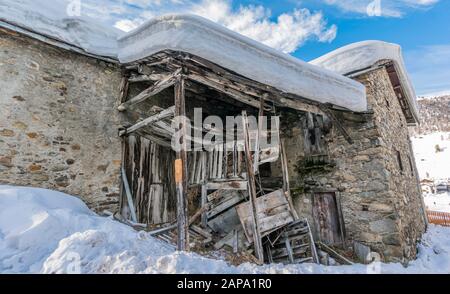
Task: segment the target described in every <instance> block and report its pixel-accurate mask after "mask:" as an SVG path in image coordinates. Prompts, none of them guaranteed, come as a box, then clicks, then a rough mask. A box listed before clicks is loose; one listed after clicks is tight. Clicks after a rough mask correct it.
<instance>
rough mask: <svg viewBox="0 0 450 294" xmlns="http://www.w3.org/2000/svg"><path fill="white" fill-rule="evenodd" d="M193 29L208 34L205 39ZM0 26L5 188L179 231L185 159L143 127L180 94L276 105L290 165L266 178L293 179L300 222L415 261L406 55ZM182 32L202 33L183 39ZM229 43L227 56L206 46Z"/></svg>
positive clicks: (417, 223)
mask: <svg viewBox="0 0 450 294" xmlns="http://www.w3.org/2000/svg"><path fill="white" fill-rule="evenodd" d="M199 22H200V23H201V24H202V26H203V27H202V28H201V30H209V31H208V32H207V33H205V32H199V31H197V30H199V28H198V26H196V24H198V23H199ZM174 23H183V25H182V26H177V25H173V24H174ZM0 27H1V29H0V76H1V80H0V88H1V93H0V183H1V184H12V185H23V186H34V187H42V188H49V189H55V190H59V191H62V192H66V193H69V194H72V195H77V196H79V197H80V198H81V199H83V200H84V201H85V202H86V203H87V204H88V205H89V207H91V208H92V209H94V210H96V211H103V210H109V211H112V212H116V211H120V212H121V213H122V214H123V215H124V216H125V217H132V216H133V214H134V218H136V219H135V221H138V222H142V223H148V224H152V225H155V224H162V223H169V222H173V221H175V220H176V219H177V215H179V214H180V209H179V207H180V206H183V207H184V206H185V204H183V203H181V204H180V202H179V201H178V200H177V191H178V189H177V188H176V175H175V173H174V168H175V167H174V163H175V162H176V161H175V160H176V158H177V154H176V153H175V152H173V151H172V150H170V149H169V147H170V140H169V141H167V140H168V137H167V136H164V135H165V133H163V130H161V129H164V126H165V125H164V124H160V125H158V127H152V128H150V127H149V128H148V129H145V130H143V129H139V131H136V132H135V131H133V130H134V129H137V128H140V126H137V125H138V124H140V123H141V124H142V122H148V121H149V119H150V121H153V120H152V118H154V116H155V115H158V113H159V115H161V116H162V114H163V113H164V111H167V110H168V109H171V108H170V107H171V105H173V104H174V100H175V105H177V104H176V101H178V100H177V99H179V97H177V95H182V96H183V97H184V96H186V107H185V111H186V115H187V116H188V117H189V118H191V119H193V110H194V108H196V107H202V108H203V109H204V111H205V112H206V113H208V114H214V115H218V116H222V117H224V116H227V115H233V116H234V115H239V114H241V112H242V110H245V111H247V112H248V113H249V114H255V115H256V116H258V108H259V111H261V109H263V110H262V111H263V112H264V111H266V112H268V110H267V109H270V111H272V110H273V111H277V114H279V116H280V120H281V127H280V136H281V138H282V142H284V144H283V145H284V149H285V150H284V153H285V155H286V157H287V162H286V163H285V165H284V166H283V160H282V158H281V160H273V161H268V162H269V163H268V164H264V165H261V167H260V168H259V175H260V177H261V182H259V184H260V185H261V186H264V189H268V190H270V189H272V190H273V189H276V188H277V187H279V186H280V185H283V190H284V191H285V192H289V194H290V196H291V198H292V202H293V209H294V210H295V214H298V215H299V216H300V217H305V218H307V219H308V220H309V223H310V224H311V228H312V231H313V233H314V236H315V238H317V239H319V240H321V241H322V242H324V243H326V244H328V245H330V246H336V247H343V248H345V249H347V248H349V247H351V248H357V250H360V249H361V248H365V246H367V247H368V248H370V249H371V250H373V251H376V252H377V253H379V254H380V255H381V257H382V258H383V259H384V260H388V261H394V260H410V259H412V258H414V257H415V256H416V249H415V246H416V244H417V241H418V240H419V239H420V238H421V235H422V233H423V232H424V230H425V227H426V220H425V216H424V211H423V203H422V199H421V194H420V185H419V182H418V177H417V176H418V174H417V170H416V165H415V159H414V156H413V152H412V149H411V143H410V139H409V135H408V126H409V125H415V124H416V123H417V122H418V118H417V114H416V106H415V96H414V90H413V88H412V86H411V83H410V82H409V80H408V75H407V73H406V71H405V69H404V65H403V62H402V59H401V53H400V50H399V48H398V47H397V46H395V45H392V44H386V43H382V42H366V43H360V44H354V45H351V46H350V47H348V48H344V49H340V51H339V50H338V51H337V52H332V53H330V54H329V55H326V56H324V57H321V58H319V59H318V60H315V61H313V62H311V63H312V64H313V65H311V64H307V63H304V62H301V61H298V60H296V59H295V58H292V57H290V56H287V55H284V54H281V53H278V52H275V51H274V50H272V49H269V48H267V47H265V46H263V45H261V44H258V43H256V42H254V41H251V40H248V39H247V38H245V37H242V36H240V35H237V34H235V33H232V32H229V31H228V30H226V29H224V28H220V27H219V26H217V25H215V24H211V23H209V22H207V21H205V20H202V19H200V18H195V17H190V16H177V17H165V18H160V19H157V20H155V21H154V22H153V23H152V22H151V23H148V24H146V26H144V27H141V28H139V29H138V30H137V31H135V32H133V33H131V34H130V35H128V36H126V37H123V38H121V39H119V41H118V47H119V48H120V49H119V52H118V53H117V55H108V56H105V55H99V54H98V53H97V52H93V51H90V50H89V49H86V48H81V47H80V46H77V45H74V44H71V43H69V42H67V41H66V40H61V39H60V38H56V37H51V36H48V35H46V34H43V33H39V32H37V31H33V30H32V29H31V28H27V27H26V26H21V25H18V24H17V23H14V22H7V21H2V22H0ZM155 32H157V33H164V32H165V33H167V39H164V38H161V39H156V37H155V36H154V35H155ZM169 36H170V38H172V39H170V38H169ZM186 36H192V39H193V40H191V42H190V43H183V42H186V40H187V38H186ZM199 36H201V38H202V41H201V42H200V41H199V40H198V39H196V38H198V37H199ZM176 38H179V39H176ZM230 40H231V41H230ZM220 42H223V43H221V45H222V47H220V46H219V47H220V48H222V50H221V51H218V50H217V49H215V48H214V46H211V44H216V43H220ZM145 44H149V45H145ZM226 46H228V47H226ZM224 47H225V49H226V50H223V48H224ZM136 48H140V49H141V50H140V51H139V50H137V51H136ZM368 52H369V53H368ZM216 55H217V56H216ZM236 56H239V57H236ZM352 58H354V59H352ZM180 64H181V67H180V68H181V69H180V70H178V69H177V68H178V67H177V66H179V65H180ZM255 66H256V68H255ZM320 67H324V68H327V69H328V70H325V69H322V68H320ZM332 71H333V72H332ZM180 79H181V80H183V83H182V84H180V82H179V81H180ZM184 79H186V81H184ZM352 79H353V80H352ZM166 84H167V85H166ZM162 85H166V86H164V87H163V86H162ZM180 85H183V86H180ZM174 88H175V91H174ZM184 88H186V90H185V91H184ZM182 90H183V91H182ZM152 91H153V92H154V93H152ZM177 91H178V92H177ZM174 93H175V94H174ZM177 93H178V94H177ZM150 94H151V95H150ZM153 94H154V95H153ZM150 96H151V97H152V98H151V99H148V98H149V97H150ZM260 100H261V101H262V102H261V101H260ZM137 103H139V106H137ZM261 103H263V104H264V103H266V108H264V107H260V105H261ZM118 106H119V107H118ZM177 109H178V108H177ZM180 109H181V108H180ZM119 110H120V111H119ZM150 114H152V116H150V117H148V116H149V115H150ZM170 115H172V116H174V115H175V114H174V113H171V114H170ZM161 122H162V121H161ZM148 124H150V123H148ZM146 127H148V125H146ZM167 129H168V128H167ZM157 132H159V133H158V134H157V135H155V133H157ZM172 135H173V134H172ZM167 143H169V145H168V146H167ZM223 153H224V152H222V153H220V156H222V157H223V156H224V154H223ZM225 153H226V152H225ZM178 157H179V156H178ZM225 157H226V156H225ZM193 158H196V159H193ZM198 158H200V155H194V153H189V154H188V156H187V158H186V161H187V163H186V162H184V164H186V167H184V168H185V171H187V175H188V176H189V177H192V174H197V173H198V174H199V178H196V177H195V176H194V178H193V179H190V180H188V179H186V182H188V181H189V184H190V185H189V193H187V194H189V195H188V196H189V199H187V200H186V201H187V205H186V210H187V211H188V215H192V214H193V213H194V212H195V211H196V208H198V206H199V202H200V201H203V200H201V199H200V197H201V195H200V194H201V193H200V191H199V190H198V188H199V187H201V186H202V185H204V184H205V182H208V181H211V179H210V178H205V177H203V174H202V172H200V171H198V170H196V166H197V164H196V162H197V161H198V160H199V159H198ZM277 159H279V156H278V157H277ZM196 160H197V161H196ZM205 160H206V159H205ZM208 162H209V161H208ZM208 164H209V163H208ZM228 164H229V163H228V161H226V159H225V163H224V166H228ZM175 165H176V164H175ZM221 166H222V165H221ZM121 167H123V172H124V173H125V175H126V178H128V180H129V181H127V184H129V186H130V191H131V194H132V195H131V196H132V202H134V204H132V205H131V206H130V205H129V204H130V202H129V201H130V199H127V195H126V194H127V193H126V191H125V190H126V185H125V187H124V185H123V184H124V183H123V179H124V174H123V172H122V169H121ZM208 167H209V165H208ZM226 170H227V168H225V172H223V174H222V176H223V179H221V180H225V179H227V176H228V174H227V171H226ZM286 171H287V172H286ZM220 173H222V171H221V172H220ZM287 174H288V175H289V176H288V180H289V181H288V182H289V185H288V187H287V191H286V181H287V180H286V179H285V178H284V177H285V176H286V175H287ZM216 176H217V174H216ZM234 176H235V177H239V176H242V177H244V178H243V179H244V180H245V177H247V176H249V175H248V173H247V172H243V173H242V174H240V175H234ZM184 177H186V174H184ZM233 179H234V180H236V178H233ZM247 181H248V180H247ZM211 183H212V182H211ZM215 183H217V181H216V182H215ZM186 187H187V186H186ZM196 189H197V190H196ZM216 189H217V188H216ZM216 189H214V188H211V190H216ZM246 189H247V185H245V189H243V190H246ZM264 189H262V188H261V191H262V190H264ZM261 191H260V192H261ZM263 194H264V193H263ZM178 199H180V198H178ZM239 199H240V198H239ZM243 201H245V197H244V198H242V199H240V202H241V203H242V202H243ZM237 204H239V203H238V202H237V203H234V204H233V205H234V206H235V205H237ZM234 206H233V207H231V208H230V207H228V211H231V210H233V213H234ZM130 210H133V212H131V211H130ZM234 216H235V213H234ZM206 218H207V221H213V218H212V217H211V218H210V219H208V217H206ZM231 218H232V216H230V217H229V219H228V221H230V226H231V224H234V225H236V224H235V223H233V221H235V220H230V219H231ZM237 222H238V223H239V220H238V219H237ZM208 224H209V223H208ZM225 231H227V230H225ZM227 233H228V231H227Z"/></svg>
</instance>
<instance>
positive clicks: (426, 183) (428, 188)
mask: <svg viewBox="0 0 450 294" xmlns="http://www.w3.org/2000/svg"><path fill="white" fill-rule="evenodd" d="M420 187H421V188H422V193H423V194H434V193H436V189H435V185H434V181H433V180H430V179H423V180H421V181H420Z"/></svg>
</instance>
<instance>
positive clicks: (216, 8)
mask: <svg viewBox="0 0 450 294" xmlns="http://www.w3.org/2000/svg"><path fill="white" fill-rule="evenodd" d="M127 2H131V0H128V1H127ZM133 2H135V3H134V4H136V2H142V3H141V4H146V5H147V7H149V6H151V10H147V12H146V13H141V14H139V15H138V16H135V17H134V18H131V19H120V20H117V21H116V23H115V27H116V28H119V29H121V30H124V31H130V30H131V29H134V28H136V27H137V26H139V25H140V24H142V23H143V22H144V21H146V20H147V19H149V18H151V17H153V16H155V15H161V14H164V13H173V12H177V13H193V14H197V15H200V16H203V17H205V18H208V19H210V20H212V21H214V22H217V23H219V24H222V25H224V26H226V27H228V28H229V29H231V30H233V31H236V32H238V33H241V34H243V35H245V36H248V37H250V38H252V39H255V40H257V41H260V42H262V43H264V44H266V45H268V46H271V47H273V48H275V49H278V50H281V51H283V52H287V53H290V52H294V51H295V50H297V49H298V48H299V47H300V46H301V45H302V44H304V43H305V42H306V41H307V40H310V39H315V40H317V41H319V42H331V41H333V40H334V39H335V38H336V33H337V27H336V26H335V25H328V24H327V22H326V20H325V18H324V16H323V14H322V13H321V12H311V11H310V10H308V9H295V10H293V11H290V12H286V13H282V14H281V15H279V16H278V17H276V19H272V18H271V16H272V15H271V12H270V10H268V9H266V8H265V7H263V6H261V5H258V6H255V5H248V6H242V5H241V6H240V7H238V8H235V9H234V8H233V5H232V4H233V3H232V1H230V0H202V1H200V2H199V1H182V0H179V2H178V5H167V4H168V3H167V1H165V2H164V1H157V2H158V3H157V5H155V1H146V0H134V1H133ZM148 2H153V3H148ZM169 4H170V3H169ZM172 4H173V3H172ZM149 11H150V13H149Z"/></svg>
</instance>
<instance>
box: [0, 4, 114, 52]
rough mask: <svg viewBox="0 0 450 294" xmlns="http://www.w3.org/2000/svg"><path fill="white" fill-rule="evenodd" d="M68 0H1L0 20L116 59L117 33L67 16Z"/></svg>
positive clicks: (88, 20) (89, 20) (80, 18)
mask: <svg viewBox="0 0 450 294" xmlns="http://www.w3.org/2000/svg"><path fill="white" fill-rule="evenodd" d="M69 2H70V1H67V0H53V1H35V0H1V1H0V21H6V22H8V23H10V24H14V25H17V26H19V27H22V28H25V29H28V30H31V31H34V32H37V33H40V34H43V35H46V36H49V37H52V38H56V39H58V40H60V41H63V42H66V43H69V44H71V45H74V46H77V47H79V48H82V49H84V50H85V51H86V52H88V53H91V54H94V55H99V56H107V57H113V58H116V57H117V51H118V47H117V38H118V37H119V36H120V35H121V34H122V32H121V31H119V30H117V29H115V28H113V27H107V26H104V25H102V24H101V23H100V22H97V21H95V20H94V19H92V18H88V17H69V16H68V15H67V14H65V13H61V12H65V11H66V8H67V6H68V4H69Z"/></svg>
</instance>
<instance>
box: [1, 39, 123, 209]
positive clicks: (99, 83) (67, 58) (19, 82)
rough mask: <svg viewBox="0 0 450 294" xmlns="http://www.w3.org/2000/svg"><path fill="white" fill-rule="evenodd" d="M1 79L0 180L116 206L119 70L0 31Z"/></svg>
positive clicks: (95, 206) (95, 205) (100, 205)
mask: <svg viewBox="0 0 450 294" xmlns="http://www.w3.org/2000/svg"><path fill="white" fill-rule="evenodd" d="M0 77H1V79H0V89H1V90H0V184H14V185H23V186H33V187H42V188H49V189H54V190H59V191H62V192H66V193H69V194H72V195H79V196H80V197H81V198H82V199H83V200H84V201H85V202H86V203H87V204H88V205H89V206H90V207H91V208H93V209H96V210H103V209H111V210H114V209H116V207H117V203H118V196H119V188H120V186H119V167H120V165H121V144H120V141H119V138H118V136H117V129H118V126H119V117H118V114H117V112H116V110H115V107H114V104H115V101H116V97H117V93H118V87H119V82H120V70H119V68H118V67H117V66H116V65H112V64H107V63H105V62H102V61H98V60H95V59H92V58H88V57H84V56H82V55H79V54H75V53H71V52H68V51H66V50H62V49H59V48H56V47H52V46H49V45H46V44H44V43H42V42H39V41H36V40H33V39H30V38H27V37H24V36H21V35H18V34H16V33H14V32H11V31H6V30H1V31H0Z"/></svg>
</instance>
